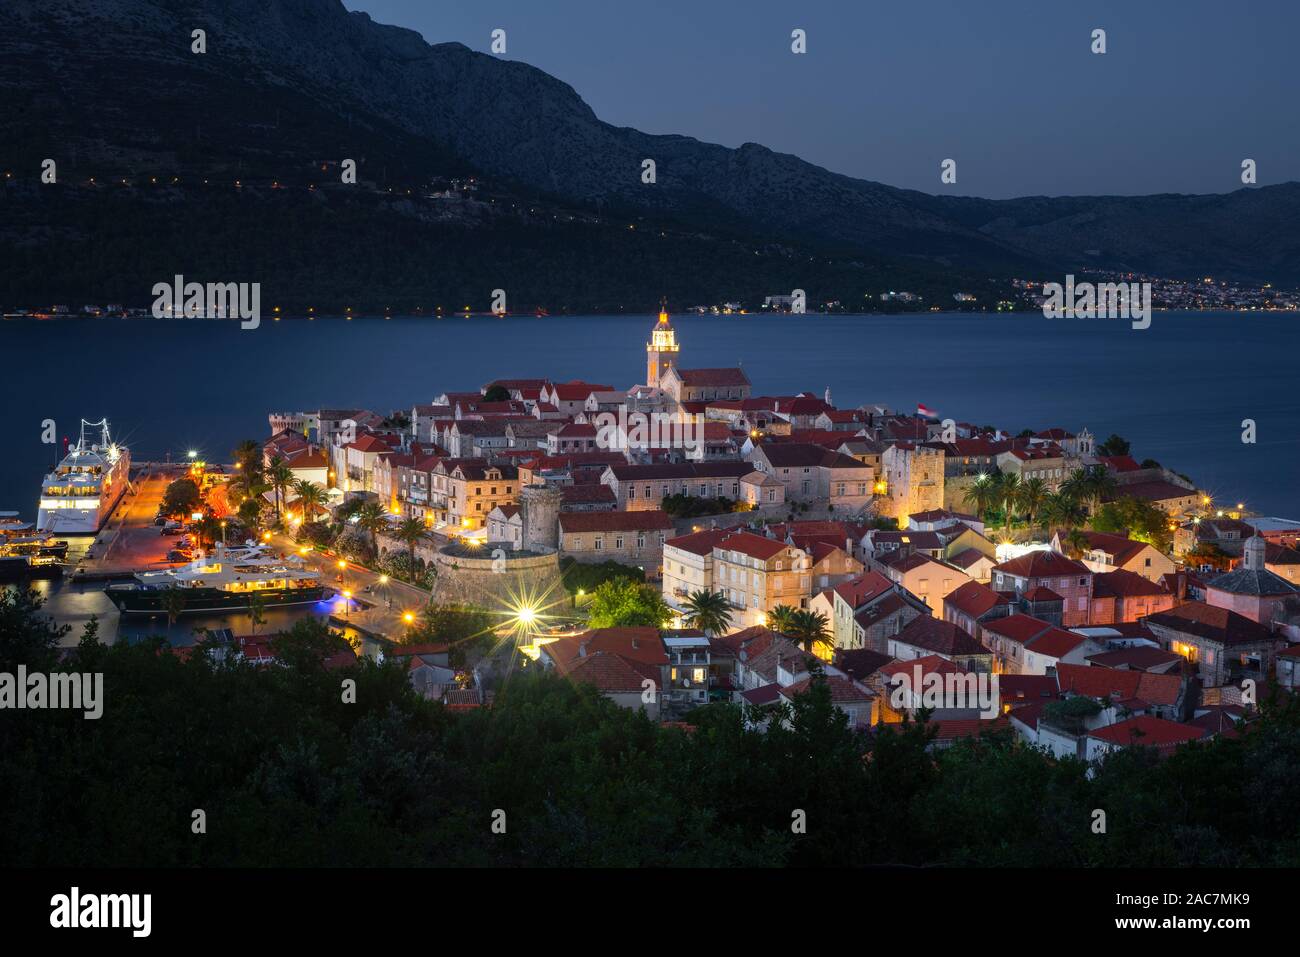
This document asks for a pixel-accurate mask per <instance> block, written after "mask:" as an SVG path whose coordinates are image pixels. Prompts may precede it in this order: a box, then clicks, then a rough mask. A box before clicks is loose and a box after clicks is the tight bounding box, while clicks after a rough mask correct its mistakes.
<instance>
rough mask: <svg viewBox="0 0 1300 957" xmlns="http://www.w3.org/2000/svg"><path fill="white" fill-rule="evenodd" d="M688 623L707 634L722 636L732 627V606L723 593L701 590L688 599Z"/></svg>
mask: <svg viewBox="0 0 1300 957" xmlns="http://www.w3.org/2000/svg"><path fill="white" fill-rule="evenodd" d="M686 609H687V614H686V621H687V622H688V623H689V624H692V625H694V626H695V627H696V628H701V629H703V630H704V632H705V633H706V634H710V635H720V634H722V633H723V632H724V631H726V630H727V628H728V627H730V625H731V605H730V604H729V603H728V602H727V596H726V595H725V594H724V593H723V592H721V591H709V590H707V589H700V590H699V591H693V592H691V594H690V595H689V596H688V597H687V599H686Z"/></svg>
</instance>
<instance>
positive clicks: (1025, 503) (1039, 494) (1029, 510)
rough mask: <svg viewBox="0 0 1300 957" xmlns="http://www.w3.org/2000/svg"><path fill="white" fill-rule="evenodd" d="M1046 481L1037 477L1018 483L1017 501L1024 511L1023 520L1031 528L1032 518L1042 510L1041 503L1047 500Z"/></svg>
mask: <svg viewBox="0 0 1300 957" xmlns="http://www.w3.org/2000/svg"><path fill="white" fill-rule="evenodd" d="M1047 494H1048V490H1047V483H1046V482H1045V481H1043V480H1042V479H1040V478H1038V477H1036V476H1035V477H1034V478H1031V479H1026V480H1025V481H1023V482H1021V483H1020V491H1019V493H1018V494H1017V496H1016V498H1017V502H1018V504H1019V505H1020V507H1021V508H1022V509H1024V512H1025V521H1026V522H1028V523H1029V526H1030V527H1031V528H1032V527H1033V525H1034V519H1035V518H1036V517H1037V516H1038V514H1039V512H1040V511H1041V510H1042V507H1043V503H1044V502H1045V501H1046V500H1047Z"/></svg>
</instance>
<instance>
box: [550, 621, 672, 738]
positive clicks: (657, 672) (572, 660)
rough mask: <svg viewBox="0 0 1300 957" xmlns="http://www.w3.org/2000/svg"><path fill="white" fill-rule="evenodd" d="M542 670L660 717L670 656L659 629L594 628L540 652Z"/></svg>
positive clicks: (618, 703)
mask: <svg viewBox="0 0 1300 957" xmlns="http://www.w3.org/2000/svg"><path fill="white" fill-rule="evenodd" d="M538 662H539V663H540V664H541V665H542V667H544V668H550V669H554V670H555V671H556V672H557V673H559V674H561V675H564V676H565V677H566V678H568V679H570V680H571V681H573V682H575V683H578V684H589V685H592V686H594V687H595V688H596V690H597V691H599V692H600V693H601V694H602V695H604V696H605V697H607V698H609V699H610V700H611V701H613V702H614V703H615V704H617V705H619V706H620V707H623V708H630V709H633V710H636V709H640V710H644V711H645V712H646V713H647V714H648V715H649V716H650V717H651V718H658V717H659V698H660V695H661V692H662V691H663V690H664V689H665V688H666V687H667V684H668V669H669V657H668V652H667V650H666V649H665V647H664V643H663V639H662V638H661V637H660V634H659V629H658V628H595V629H592V630H591V631H586V632H583V633H582V634H580V635H575V636H573V637H571V638H557V639H556V640H555V641H552V642H550V643H548V644H544V645H541V646H540V648H539V657H538Z"/></svg>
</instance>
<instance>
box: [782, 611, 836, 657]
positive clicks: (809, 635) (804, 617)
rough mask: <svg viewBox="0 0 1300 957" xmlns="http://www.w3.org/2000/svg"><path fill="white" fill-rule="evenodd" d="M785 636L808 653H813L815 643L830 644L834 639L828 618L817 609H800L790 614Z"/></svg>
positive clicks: (814, 652)
mask: <svg viewBox="0 0 1300 957" xmlns="http://www.w3.org/2000/svg"><path fill="white" fill-rule="evenodd" d="M785 634H786V637H788V638H789V639H790V640H791V641H793V642H794V643H795V644H797V645H801V646H802V647H803V650H804V651H806V652H808V654H810V655H815V654H816V653H817V652H816V651H815V650H814V649H815V648H816V647H817V645H819V644H823V645H828V646H829V645H830V644H831V643H832V641H833V640H834V639H833V638H832V637H831V632H830V620H829V619H827V617H826V616H825V615H823V614H822V613H821V612H819V611H803V610H802V609H800V610H799V611H796V612H795V613H794V614H793V615H791V616H790V627H789V629H788V630H787V631H786V633H785Z"/></svg>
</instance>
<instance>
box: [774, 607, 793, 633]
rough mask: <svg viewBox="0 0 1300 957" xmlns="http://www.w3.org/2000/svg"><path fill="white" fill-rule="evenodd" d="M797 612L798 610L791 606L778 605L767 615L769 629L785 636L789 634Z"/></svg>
mask: <svg viewBox="0 0 1300 957" xmlns="http://www.w3.org/2000/svg"><path fill="white" fill-rule="evenodd" d="M797 611H798V609H797V608H793V607H791V606H790V605H777V606H776V607H775V608H773V609H772V610H771V611H769V612H768V613H767V627H769V628H771V629H772V630H773V631H776V632H780V633H781V634H783V635H784V634H787V633H788V632H789V631H790V628H791V626H792V624H793V622H794V616H795V613H796V612H797Z"/></svg>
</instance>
